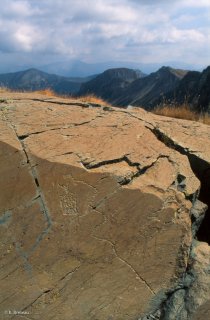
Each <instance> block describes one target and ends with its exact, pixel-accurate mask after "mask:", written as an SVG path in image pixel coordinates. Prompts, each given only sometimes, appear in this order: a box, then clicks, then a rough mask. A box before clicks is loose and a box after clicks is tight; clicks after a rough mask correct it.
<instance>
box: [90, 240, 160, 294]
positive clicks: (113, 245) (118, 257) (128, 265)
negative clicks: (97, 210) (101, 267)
mask: <svg viewBox="0 0 210 320" xmlns="http://www.w3.org/2000/svg"><path fill="white" fill-rule="evenodd" d="M92 236H93V237H94V238H95V239H97V240H99V241H105V242H107V243H109V244H110V245H111V247H112V250H113V252H114V254H115V256H116V258H117V259H119V260H120V261H121V262H122V263H123V264H125V265H126V266H127V267H128V268H129V269H130V270H131V271H132V272H133V273H134V274H135V275H136V279H138V280H139V281H140V282H143V283H144V284H145V286H146V287H147V289H148V290H149V291H150V292H151V293H152V294H153V295H155V292H154V290H153V289H152V288H151V286H150V285H149V284H148V282H147V281H146V280H145V279H143V278H142V277H141V276H140V275H139V273H138V272H137V271H136V270H135V269H134V267H133V266H132V265H131V264H130V263H129V262H128V261H126V260H125V259H123V258H122V257H120V256H119V255H118V253H117V250H116V248H115V244H114V243H113V242H112V241H110V240H108V239H104V238H99V237H98V236H96V235H92Z"/></svg>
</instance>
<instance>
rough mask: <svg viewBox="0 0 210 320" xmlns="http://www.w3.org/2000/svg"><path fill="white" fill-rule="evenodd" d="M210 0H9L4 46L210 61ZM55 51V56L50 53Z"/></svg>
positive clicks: (0, 34) (0, 24)
mask: <svg viewBox="0 0 210 320" xmlns="http://www.w3.org/2000/svg"><path fill="white" fill-rule="evenodd" d="M209 13H210V1H209V0H200V1H197V0H183V1H181V0H175V1H173V2H170V1H168V0H157V1H154V0H106V2H105V1H104V0H103V1H102V0H95V1H94V2H93V1H92V0H86V1H84V0H77V1H74V0H69V1H66V0H59V1H58V0H45V1H37V0H16V1H14V0H7V1H6V3H5V5H4V6H2V8H1V13H0V38H1V41H0V51H1V52H2V53H5V54H8V53H11V52H13V53H18V54H19V55H20V54H21V52H22V55H23V56H24V59H25V54H31V56H33V57H34V58H35V57H36V56H37V58H38V57H39V58H40V56H41V55H45V56H46V55H48V57H49V59H51V60H53V59H54V57H55V56H56V57H58V59H59V60H62V59H66V58H69V59H70V58H79V59H82V60H87V61H91V62H97V61H99V60H100V61H103V60H104V61H105V60H113V59H114V60H125V61H126V60H127V61H134V60H135V62H136V59H138V61H139V62H145V61H146V62H164V61H166V60H167V61H169V60H178V61H181V60H182V61H187V62H188V61H190V62H191V63H198V56H199V59H200V61H199V63H200V64H208V63H209V58H208V57H207V55H206V52H207V51H210V44H209V37H210V36H209V35H210V32H209V27H208V24H209ZM50 56H51V58H50Z"/></svg>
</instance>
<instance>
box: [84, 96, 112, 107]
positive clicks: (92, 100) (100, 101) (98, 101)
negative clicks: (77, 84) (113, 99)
mask: <svg viewBox="0 0 210 320" xmlns="http://www.w3.org/2000/svg"><path fill="white" fill-rule="evenodd" d="M78 99H79V100H81V101H83V102H87V103H88V102H89V103H95V104H101V105H109V106H110V104H109V103H108V102H107V101H105V100H103V99H102V98H99V97H96V96H95V95H94V94H89V95H86V96H81V97H78Z"/></svg>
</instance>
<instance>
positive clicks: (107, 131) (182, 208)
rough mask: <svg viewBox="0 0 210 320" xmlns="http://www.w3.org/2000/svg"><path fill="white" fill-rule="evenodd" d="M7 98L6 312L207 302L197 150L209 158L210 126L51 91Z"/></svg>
mask: <svg viewBox="0 0 210 320" xmlns="http://www.w3.org/2000/svg"><path fill="white" fill-rule="evenodd" d="M1 101H2V102H1V105H0V106H1V130H0V163H1V166H0V170H1V179H0V189H1V202H0V212H1V213H0V230H1V241H2V246H1V257H2V259H1V269H0V270H1V271H0V272H1V279H2V280H1V292H2V294H1V305H0V311H1V313H2V314H3V316H5V317H8V318H12V317H13V316H14V314H13V315H10V314H7V315H6V312H7V313H9V311H12V312H13V310H16V311H22V312H23V313H24V312H25V313H27V314H26V316H27V317H28V318H29V319H34V320H35V319H46V320H47V319H59V320H60V319H62V320H69V319H74V320H81V319H87V320H88V319H90V320H92V319H94V320H96V319H99V320H111V319H113V320H124V319H125V320H128V319H129V320H134V319H146V318H145V316H146V315H147V319H154V317H156V319H159V318H160V319H165V320H166V319H167V320H168V319H174V318H173V315H174V312H176V315H178V316H179V318H178V316H177V319H191V316H192V314H193V313H194V312H196V309H197V308H203V309H202V310H204V311H202V312H205V310H206V309H205V308H206V304H205V303H207V299H208V295H207V292H208V290H209V291H210V288H209V286H208V285H206V284H207V283H209V282H210V280H209V273H208V272H207V265H208V259H209V246H208V244H206V243H201V242H199V241H198V240H199V239H197V240H195V239H193V237H194V238H195V237H196V235H197V229H198V228H199V226H200V224H201V223H202V218H203V216H204V212H205V210H206V206H205V205H204V204H202V202H200V200H202V199H200V200H199V199H198V194H199V189H200V182H199V180H198V178H199V179H200V176H199V174H200V171H199V170H198V171H199V172H196V170H195V169H194V166H193V164H192V161H191V157H190V155H191V154H192V155H193V156H194V157H196V160H197V161H203V162H205V165H206V166H208V164H209V159H210V154H209V150H210V148H208V147H207V146H208V141H210V130H209V127H207V126H204V125H201V124H196V123H192V122H188V121H184V120H183V121H181V120H178V121H177V120H173V119H167V118H161V117H159V116H153V115H150V114H148V113H146V112H145V111H143V110H136V109H133V110H132V111H130V112H128V111H125V110H119V109H115V108H87V104H82V103H78V102H76V101H72V100H64V99H59V98H52V99H49V100H47V99H46V97H44V96H41V95H39V96H38V95H37V96H34V95H30V94H12V93H4V94H2V100H1ZM90 107H91V105H90ZM107 110H108V111H107ZM204 141H205V143H204ZM191 166H192V169H193V171H194V172H195V174H196V175H197V177H198V178H197V177H196V176H195V174H194V173H193V171H192V169H191ZM200 180H201V179H200ZM201 182H202V181H201ZM191 218H192V221H191ZM192 222H193V223H192ZM192 227H193V230H192ZM204 256H205V258H204ZM192 274H193V276H192ZM195 279H196V280H195ZM193 280H195V282H194V283H195V285H194V287H193V286H192V282H193ZM204 284H205V285H204ZM204 292H205V294H204ZM198 293H199V294H198ZM198 295H199V299H197V298H196V297H198ZM192 297H193V303H194V304H193V307H192V306H191V304H190V299H191V298H192ZM178 307H179V308H178ZM177 310H179V311H177ZM198 310H199V309H198ZM178 312H179V314H178ZM196 319H197V318H196ZM198 319H200V318H198Z"/></svg>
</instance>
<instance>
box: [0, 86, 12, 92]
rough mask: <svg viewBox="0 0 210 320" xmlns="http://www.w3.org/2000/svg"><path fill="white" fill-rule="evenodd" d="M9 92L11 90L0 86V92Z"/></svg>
mask: <svg viewBox="0 0 210 320" xmlns="http://www.w3.org/2000/svg"><path fill="white" fill-rule="evenodd" d="M4 92H11V90H10V89H9V88H7V87H0V93H4Z"/></svg>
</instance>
